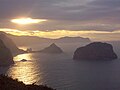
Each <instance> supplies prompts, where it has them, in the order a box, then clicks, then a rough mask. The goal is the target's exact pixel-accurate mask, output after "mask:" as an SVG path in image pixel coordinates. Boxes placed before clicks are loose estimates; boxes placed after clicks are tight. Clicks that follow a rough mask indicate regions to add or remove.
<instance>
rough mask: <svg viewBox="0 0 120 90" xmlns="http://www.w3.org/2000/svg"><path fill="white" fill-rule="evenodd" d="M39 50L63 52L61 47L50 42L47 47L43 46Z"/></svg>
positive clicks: (43, 51)
mask: <svg viewBox="0 0 120 90" xmlns="http://www.w3.org/2000/svg"><path fill="white" fill-rule="evenodd" d="M40 52H42V53H63V51H62V49H61V48H59V47H58V46H57V45H56V44H54V43H53V44H51V45H50V46H49V47H46V48H44V49H43V50H41V51H40Z"/></svg>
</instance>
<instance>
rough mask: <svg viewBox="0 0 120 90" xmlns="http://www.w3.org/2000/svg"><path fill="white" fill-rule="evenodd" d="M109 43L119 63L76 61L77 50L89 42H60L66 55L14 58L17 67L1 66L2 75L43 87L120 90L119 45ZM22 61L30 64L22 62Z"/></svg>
mask: <svg viewBox="0 0 120 90" xmlns="http://www.w3.org/2000/svg"><path fill="white" fill-rule="evenodd" d="M110 43H111V44H112V45H113V47H114V51H115V52H116V53H117V55H118V59H116V60H110V61H102V60H101V61H79V60H73V59H72V57H73V53H74V51H75V50H76V49H77V48H78V47H81V46H84V45H86V43H82V44H81V43H74V44H71V43H67V44H62V43H61V44H57V45H58V46H59V47H61V49H62V50H63V51H64V53H62V54H45V53H27V54H20V55H17V56H15V57H14V61H15V64H14V65H12V66H9V67H0V74H6V75H8V76H11V77H12V78H14V79H18V80H19V81H23V82H24V83H25V84H32V83H35V84H37V85H41V84H42V85H47V86H50V87H52V88H54V89H57V90H120V59H119V57H120V42H110ZM46 46H49V44H46V45H43V44H41V45H32V46H24V47H21V48H29V47H31V48H33V49H34V50H39V49H42V48H44V47H46ZM91 53H92V51H91ZM22 59H26V60H27V61H25V62H22V61H21V60H22Z"/></svg>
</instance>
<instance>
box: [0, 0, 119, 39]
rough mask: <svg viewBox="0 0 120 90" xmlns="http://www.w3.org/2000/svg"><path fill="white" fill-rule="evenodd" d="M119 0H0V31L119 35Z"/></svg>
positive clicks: (93, 36) (92, 36) (97, 36)
mask: <svg viewBox="0 0 120 90" xmlns="http://www.w3.org/2000/svg"><path fill="white" fill-rule="evenodd" d="M119 6H120V1H119V0H35V1H33V0H19V1H18V0H0V12H1V15H0V21H1V22H0V31H4V32H6V33H10V34H13V35H18V36H22V35H26V36H39V37H45V38H59V37H64V36H72V37H74V36H81V37H86V38H90V39H92V40H103V41H107V40H109V41H110V40H119V39H120V18H119V16H120V8H119Z"/></svg>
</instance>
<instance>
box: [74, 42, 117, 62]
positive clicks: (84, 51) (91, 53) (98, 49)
mask: <svg viewBox="0 0 120 90" xmlns="http://www.w3.org/2000/svg"><path fill="white" fill-rule="evenodd" d="M73 59H74V60H113V59H117V55H116V54H115V52H114V51H113V47H112V45H111V44H108V43H102V42H93V43H90V44H88V45H86V46H84V47H80V48H78V49H77V50H76V51H75V52H74V55H73Z"/></svg>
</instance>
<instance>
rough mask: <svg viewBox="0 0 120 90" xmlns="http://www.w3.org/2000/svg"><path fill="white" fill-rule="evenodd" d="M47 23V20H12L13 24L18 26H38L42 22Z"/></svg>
mask: <svg viewBox="0 0 120 90" xmlns="http://www.w3.org/2000/svg"><path fill="white" fill-rule="evenodd" d="M44 21H47V20H46V19H32V18H16V19H12V20H11V22H13V23H16V24H23V25H25V24H36V23H40V22H44Z"/></svg>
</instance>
